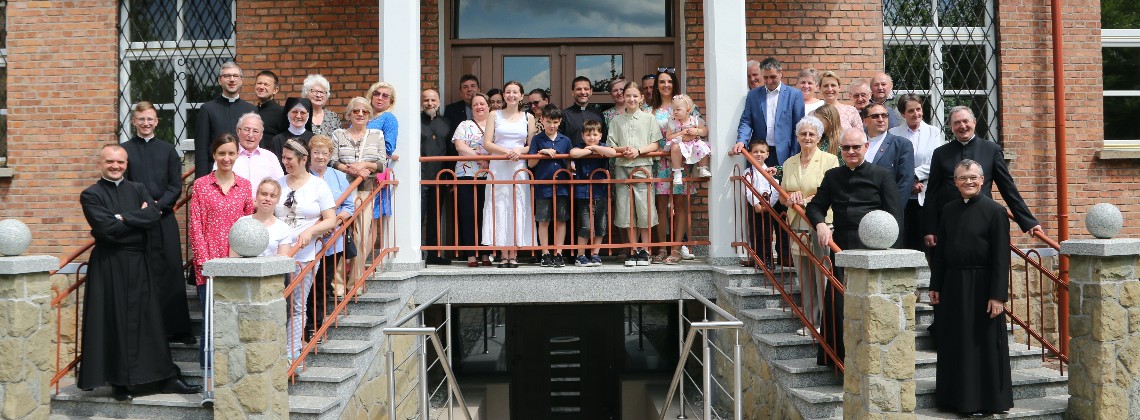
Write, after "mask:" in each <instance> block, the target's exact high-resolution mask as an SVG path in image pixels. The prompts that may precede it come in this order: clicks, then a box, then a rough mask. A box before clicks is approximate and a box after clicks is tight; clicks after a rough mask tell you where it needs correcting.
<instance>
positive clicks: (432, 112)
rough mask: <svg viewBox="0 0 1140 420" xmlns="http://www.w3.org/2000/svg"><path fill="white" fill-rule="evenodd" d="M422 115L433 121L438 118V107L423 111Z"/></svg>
mask: <svg viewBox="0 0 1140 420" xmlns="http://www.w3.org/2000/svg"><path fill="white" fill-rule="evenodd" d="M424 114H427V116H428V118H431V119H435V118H436V117H438V116H439V107H438V106H437V107H435V108H428V109H425V110H424Z"/></svg>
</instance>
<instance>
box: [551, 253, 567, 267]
mask: <svg viewBox="0 0 1140 420" xmlns="http://www.w3.org/2000/svg"><path fill="white" fill-rule="evenodd" d="M550 259H551V263H552V264H551V266H552V267H565V266H566V257H563V256H562V254H554V256H552V257H550Z"/></svg>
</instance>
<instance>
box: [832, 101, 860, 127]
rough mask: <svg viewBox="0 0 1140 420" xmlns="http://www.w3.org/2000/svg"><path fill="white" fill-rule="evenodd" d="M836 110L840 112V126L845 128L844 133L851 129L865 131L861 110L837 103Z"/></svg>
mask: <svg viewBox="0 0 1140 420" xmlns="http://www.w3.org/2000/svg"><path fill="white" fill-rule="evenodd" d="M835 109H836V110H837V111H839V125H841V126H843V131H847V129H849V128H858V129H860V130H862V129H863V120H861V119H859V110H858V109H855V107H853V106H851V105H847V104H841V103H839V102H836V103H835Z"/></svg>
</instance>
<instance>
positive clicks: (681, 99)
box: [672, 93, 697, 113]
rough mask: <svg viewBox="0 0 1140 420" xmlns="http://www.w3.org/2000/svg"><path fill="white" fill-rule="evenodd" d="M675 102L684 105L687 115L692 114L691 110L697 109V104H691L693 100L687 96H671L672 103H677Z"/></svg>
mask: <svg viewBox="0 0 1140 420" xmlns="http://www.w3.org/2000/svg"><path fill="white" fill-rule="evenodd" d="M677 102H680V103H682V104H684V105H685V107H686V108H685V109H688V110H689V113H692V112H693V108H696V107H697V103H696V102H693V98H690V97H689V95H686V94H684V93H682V94H680V95H673V100H672V103H677Z"/></svg>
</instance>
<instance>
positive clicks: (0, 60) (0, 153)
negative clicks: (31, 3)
mask: <svg viewBox="0 0 1140 420" xmlns="http://www.w3.org/2000/svg"><path fill="white" fill-rule="evenodd" d="M6 166H8V2H7V1H3V0H0V168H3V167H6Z"/></svg>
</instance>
